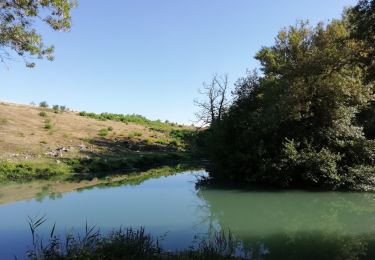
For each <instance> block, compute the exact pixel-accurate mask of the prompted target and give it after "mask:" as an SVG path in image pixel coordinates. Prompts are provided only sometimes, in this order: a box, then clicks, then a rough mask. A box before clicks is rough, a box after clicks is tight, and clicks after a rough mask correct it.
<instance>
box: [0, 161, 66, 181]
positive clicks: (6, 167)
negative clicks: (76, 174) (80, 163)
mask: <svg viewBox="0 0 375 260" xmlns="http://www.w3.org/2000/svg"><path fill="white" fill-rule="evenodd" d="M69 172H70V170H69V167H68V166H67V165H65V164H55V163H36V162H27V163H26V162H22V163H13V162H0V181H21V180H22V181H28V180H34V179H37V180H38V179H39V180H40V179H44V180H46V179H50V178H53V177H57V176H61V175H65V174H67V173H69Z"/></svg>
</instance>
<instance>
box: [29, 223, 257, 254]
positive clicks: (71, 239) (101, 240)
mask: <svg viewBox="0 0 375 260" xmlns="http://www.w3.org/2000/svg"><path fill="white" fill-rule="evenodd" d="M45 221H46V219H45V217H41V218H37V219H35V220H33V219H31V218H30V220H29V226H30V230H31V235H32V249H30V250H29V251H27V256H28V257H29V259H33V260H39V259H45V260H48V259H241V258H244V257H239V256H236V253H237V251H238V250H239V249H241V250H242V251H243V252H242V253H243V255H245V256H250V254H249V253H250V252H245V250H244V249H243V247H241V243H239V242H238V241H237V240H236V239H235V238H234V237H233V236H232V234H231V233H230V232H224V231H221V232H216V233H214V234H213V235H212V236H210V237H209V238H205V239H201V240H200V241H198V243H197V244H196V245H193V246H191V247H189V249H185V250H181V251H175V252H170V251H167V250H165V249H163V248H162V247H161V245H160V243H159V239H158V238H154V237H153V236H151V235H150V234H148V233H146V232H145V229H144V228H143V227H141V228H139V229H133V228H125V229H123V228H119V229H117V230H113V231H112V232H111V233H110V234H109V235H103V234H102V233H101V232H100V230H99V229H98V228H96V227H95V226H89V225H88V224H87V222H86V225H85V230H84V233H83V234H78V235H73V234H67V235H66V236H65V237H61V236H59V235H56V234H55V230H56V223H55V224H54V225H53V226H52V228H51V231H50V233H49V236H48V239H47V241H45V240H43V239H42V237H41V236H39V235H38V233H37V230H38V228H39V227H40V226H41V225H42V224H43V223H44V222H45ZM246 258H248V257H246Z"/></svg>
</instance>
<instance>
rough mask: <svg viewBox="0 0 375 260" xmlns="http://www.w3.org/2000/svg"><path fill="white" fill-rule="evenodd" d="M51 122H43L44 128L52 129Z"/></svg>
mask: <svg viewBox="0 0 375 260" xmlns="http://www.w3.org/2000/svg"><path fill="white" fill-rule="evenodd" d="M52 127H53V126H52V124H51V123H45V124H44V129H52Z"/></svg>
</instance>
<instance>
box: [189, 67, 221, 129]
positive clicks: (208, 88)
mask: <svg viewBox="0 0 375 260" xmlns="http://www.w3.org/2000/svg"><path fill="white" fill-rule="evenodd" d="M227 91H228V75H223V76H218V75H217V74H214V76H213V77H212V80H211V82H210V83H209V84H207V83H206V82H203V88H202V89H201V90H199V93H200V94H201V95H204V96H205V98H206V100H195V102H194V103H195V105H196V106H197V107H198V108H199V111H198V112H197V113H196V114H195V115H196V117H197V119H198V122H201V123H203V124H204V125H211V124H215V123H216V122H218V121H220V120H221V119H222V117H223V115H224V112H225V110H226V109H227V106H228V100H227Z"/></svg>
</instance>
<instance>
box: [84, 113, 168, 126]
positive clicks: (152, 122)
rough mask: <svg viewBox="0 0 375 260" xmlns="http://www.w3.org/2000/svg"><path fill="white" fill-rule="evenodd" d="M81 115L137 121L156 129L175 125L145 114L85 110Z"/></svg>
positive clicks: (125, 121)
mask: <svg viewBox="0 0 375 260" xmlns="http://www.w3.org/2000/svg"><path fill="white" fill-rule="evenodd" d="M78 114H79V115H80V116H85V117H90V118H94V119H98V120H102V121H104V120H113V121H119V122H123V123H135V124H139V125H144V126H148V127H154V128H156V129H165V128H169V127H173V126H175V124H173V123H169V122H168V123H166V122H161V121H160V120H150V119H147V118H146V117H144V116H141V115H136V114H132V115H123V114H112V113H101V114H95V113H88V112H85V111H81V112H79V113H78Z"/></svg>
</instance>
